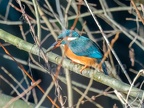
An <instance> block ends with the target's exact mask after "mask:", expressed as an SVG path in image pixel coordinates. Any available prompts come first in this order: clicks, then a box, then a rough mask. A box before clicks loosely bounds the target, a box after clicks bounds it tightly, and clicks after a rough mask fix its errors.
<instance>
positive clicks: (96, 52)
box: [47, 30, 108, 75]
mask: <svg viewBox="0 0 144 108" xmlns="http://www.w3.org/2000/svg"><path fill="white" fill-rule="evenodd" d="M60 45H62V46H63V47H64V54H65V55H66V56H67V57H68V58H69V59H71V60H72V61H73V62H74V63H78V64H82V65H84V67H82V68H81V70H80V72H82V71H83V70H84V69H85V68H87V67H92V68H97V67H98V64H99V63H100V62H101V60H102V58H103V51H102V50H101V49H100V47H99V46H98V45H97V44H96V43H95V42H93V41H92V40H90V39H89V38H87V37H85V36H81V35H79V33H78V32H76V31H74V30H64V31H63V32H62V33H61V34H60V35H59V36H58V40H57V41H56V42H55V43H53V44H52V45H51V47H49V48H48V50H47V52H49V51H51V50H53V49H55V48H57V47H59V46H60ZM101 70H102V71H103V72H104V73H105V74H106V75H108V72H107V68H106V65H105V63H102V69H101Z"/></svg>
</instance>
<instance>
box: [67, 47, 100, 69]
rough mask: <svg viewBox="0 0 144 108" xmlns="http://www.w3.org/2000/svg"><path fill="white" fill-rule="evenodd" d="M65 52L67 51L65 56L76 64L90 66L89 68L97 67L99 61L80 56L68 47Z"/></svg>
mask: <svg viewBox="0 0 144 108" xmlns="http://www.w3.org/2000/svg"><path fill="white" fill-rule="evenodd" d="M64 50H65V55H66V56H67V57H68V58H69V59H71V60H72V61H74V62H76V63H79V64H82V65H85V66H89V67H94V68H95V67H96V66H97V60H96V59H94V58H90V57H85V56H78V55H76V54H74V53H73V52H72V51H71V49H70V48H69V47H68V46H67V45H64Z"/></svg>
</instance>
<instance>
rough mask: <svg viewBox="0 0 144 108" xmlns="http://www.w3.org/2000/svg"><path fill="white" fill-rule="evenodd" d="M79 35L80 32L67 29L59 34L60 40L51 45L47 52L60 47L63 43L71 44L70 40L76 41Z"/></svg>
mask: <svg viewBox="0 0 144 108" xmlns="http://www.w3.org/2000/svg"><path fill="white" fill-rule="evenodd" d="M79 37H80V35H79V34H78V32H76V31H74V30H65V31H63V32H62V33H61V34H60V35H59V36H58V40H57V41H56V42H55V43H53V44H52V45H51V47H49V49H48V51H47V52H49V51H51V50H53V49H55V48H57V47H59V46H60V45H61V44H62V45H65V44H69V42H71V41H74V40H76V39H78V38H79Z"/></svg>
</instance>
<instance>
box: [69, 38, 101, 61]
mask: <svg viewBox="0 0 144 108" xmlns="http://www.w3.org/2000/svg"><path fill="white" fill-rule="evenodd" d="M69 47H70V49H71V50H72V52H73V53H75V54H76V55H78V56H86V57H90V58H96V59H101V58H102V57H103V53H102V51H101V49H100V48H99V47H98V45H97V44H96V43H94V42H93V41H91V40H90V39H89V38H86V37H84V36H80V37H79V38H78V39H76V40H73V41H70V42H69Z"/></svg>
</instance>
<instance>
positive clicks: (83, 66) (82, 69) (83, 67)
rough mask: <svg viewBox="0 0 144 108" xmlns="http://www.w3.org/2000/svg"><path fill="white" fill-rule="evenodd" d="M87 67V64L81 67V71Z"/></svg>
mask: <svg viewBox="0 0 144 108" xmlns="http://www.w3.org/2000/svg"><path fill="white" fill-rule="evenodd" d="M85 68H87V65H85V66H83V67H82V68H81V69H80V73H81V74H82V71H83V70H84V69H85Z"/></svg>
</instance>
